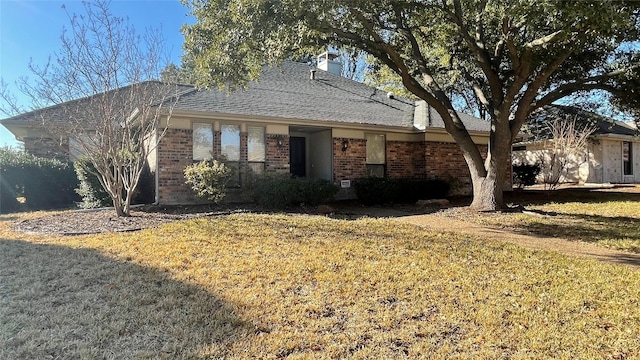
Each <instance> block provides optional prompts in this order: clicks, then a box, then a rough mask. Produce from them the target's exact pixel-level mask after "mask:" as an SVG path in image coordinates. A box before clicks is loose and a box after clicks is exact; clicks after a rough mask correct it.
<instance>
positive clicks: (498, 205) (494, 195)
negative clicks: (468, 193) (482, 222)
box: [470, 175, 504, 211]
mask: <svg viewBox="0 0 640 360" xmlns="http://www.w3.org/2000/svg"><path fill="white" fill-rule="evenodd" d="M471 180H472V183H473V201H472V202H471V205H470V208H471V209H474V210H477V211H496V210H500V209H502V208H504V197H503V189H502V181H500V182H499V181H498V180H497V178H496V177H495V176H489V175H487V176H486V177H479V176H476V177H475V178H474V177H472V178H471Z"/></svg>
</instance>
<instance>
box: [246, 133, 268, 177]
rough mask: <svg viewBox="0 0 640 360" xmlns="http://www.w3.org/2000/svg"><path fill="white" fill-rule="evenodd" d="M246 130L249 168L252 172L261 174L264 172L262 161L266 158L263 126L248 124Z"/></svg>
mask: <svg viewBox="0 0 640 360" xmlns="http://www.w3.org/2000/svg"><path fill="white" fill-rule="evenodd" d="M247 132H248V134H247V135H248V139H247V155H248V160H249V169H251V171H252V172H253V173H254V174H262V173H264V163H265V158H266V144H265V136H264V127H260V126H249V127H247Z"/></svg>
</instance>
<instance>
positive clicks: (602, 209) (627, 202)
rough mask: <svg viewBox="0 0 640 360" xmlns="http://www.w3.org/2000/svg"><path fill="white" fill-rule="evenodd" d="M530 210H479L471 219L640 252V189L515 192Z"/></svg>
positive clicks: (527, 231) (521, 230)
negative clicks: (633, 190) (528, 211)
mask: <svg viewBox="0 0 640 360" xmlns="http://www.w3.org/2000/svg"><path fill="white" fill-rule="evenodd" d="M511 196H512V197H517V198H516V199H515V201H517V202H518V203H519V204H523V205H525V206H526V209H527V210H530V211H531V212H530V213H524V214H521V213H505V214H502V215H495V214H491V215H488V214H476V215H475V216H473V217H471V218H466V219H465V220H471V221H474V222H476V223H480V224H483V225H488V226H493V227H500V228H506V229H511V230H514V231H516V232H524V233H533V234H538V235H543V236H552V237H559V238H566V239H569V240H578V241H585V242H591V243H596V244H598V245H601V246H605V247H608V248H612V249H617V250H624V251H629V252H634V253H640V193H638V192H632V193H629V192H613V191H601V190H589V189H563V190H558V191H553V192H544V191H530V192H528V193H525V194H524V195H523V194H513V195H511Z"/></svg>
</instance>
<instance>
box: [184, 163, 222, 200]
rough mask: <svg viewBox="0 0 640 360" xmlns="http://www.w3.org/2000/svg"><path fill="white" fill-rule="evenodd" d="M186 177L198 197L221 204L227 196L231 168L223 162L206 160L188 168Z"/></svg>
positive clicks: (185, 171)
mask: <svg viewBox="0 0 640 360" xmlns="http://www.w3.org/2000/svg"><path fill="white" fill-rule="evenodd" d="M184 177H185V179H186V180H185V182H186V183H187V185H189V186H191V189H192V190H193V191H194V192H195V193H196V195H197V196H198V197H200V198H203V199H207V200H210V201H213V202H214V203H219V202H220V201H222V200H223V199H224V197H225V196H226V195H227V183H228V182H229V180H230V179H231V168H229V167H228V166H226V165H225V164H224V163H223V162H222V161H218V160H204V161H200V162H198V163H195V164H193V165H190V166H187V167H186V168H185V169H184Z"/></svg>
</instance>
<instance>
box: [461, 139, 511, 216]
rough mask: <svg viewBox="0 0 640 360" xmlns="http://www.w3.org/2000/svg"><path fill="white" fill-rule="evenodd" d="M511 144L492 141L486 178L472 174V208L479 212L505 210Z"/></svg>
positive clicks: (487, 161)
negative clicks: (505, 190) (505, 189)
mask: <svg viewBox="0 0 640 360" xmlns="http://www.w3.org/2000/svg"><path fill="white" fill-rule="evenodd" d="M492 140H494V139H492ZM510 150H511V142H510V141H505V140H504V139H502V141H500V142H497V141H491V142H490V143H489V150H488V154H487V160H486V161H485V164H484V167H485V169H486V176H480V175H478V174H477V173H476V174H474V172H471V182H472V184H473V201H472V202H471V205H470V207H471V208H472V209H474V210H478V211H496V210H501V209H504V208H505V204H504V186H505V181H506V180H507V177H506V175H507V169H508V167H509V166H511V151H510Z"/></svg>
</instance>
